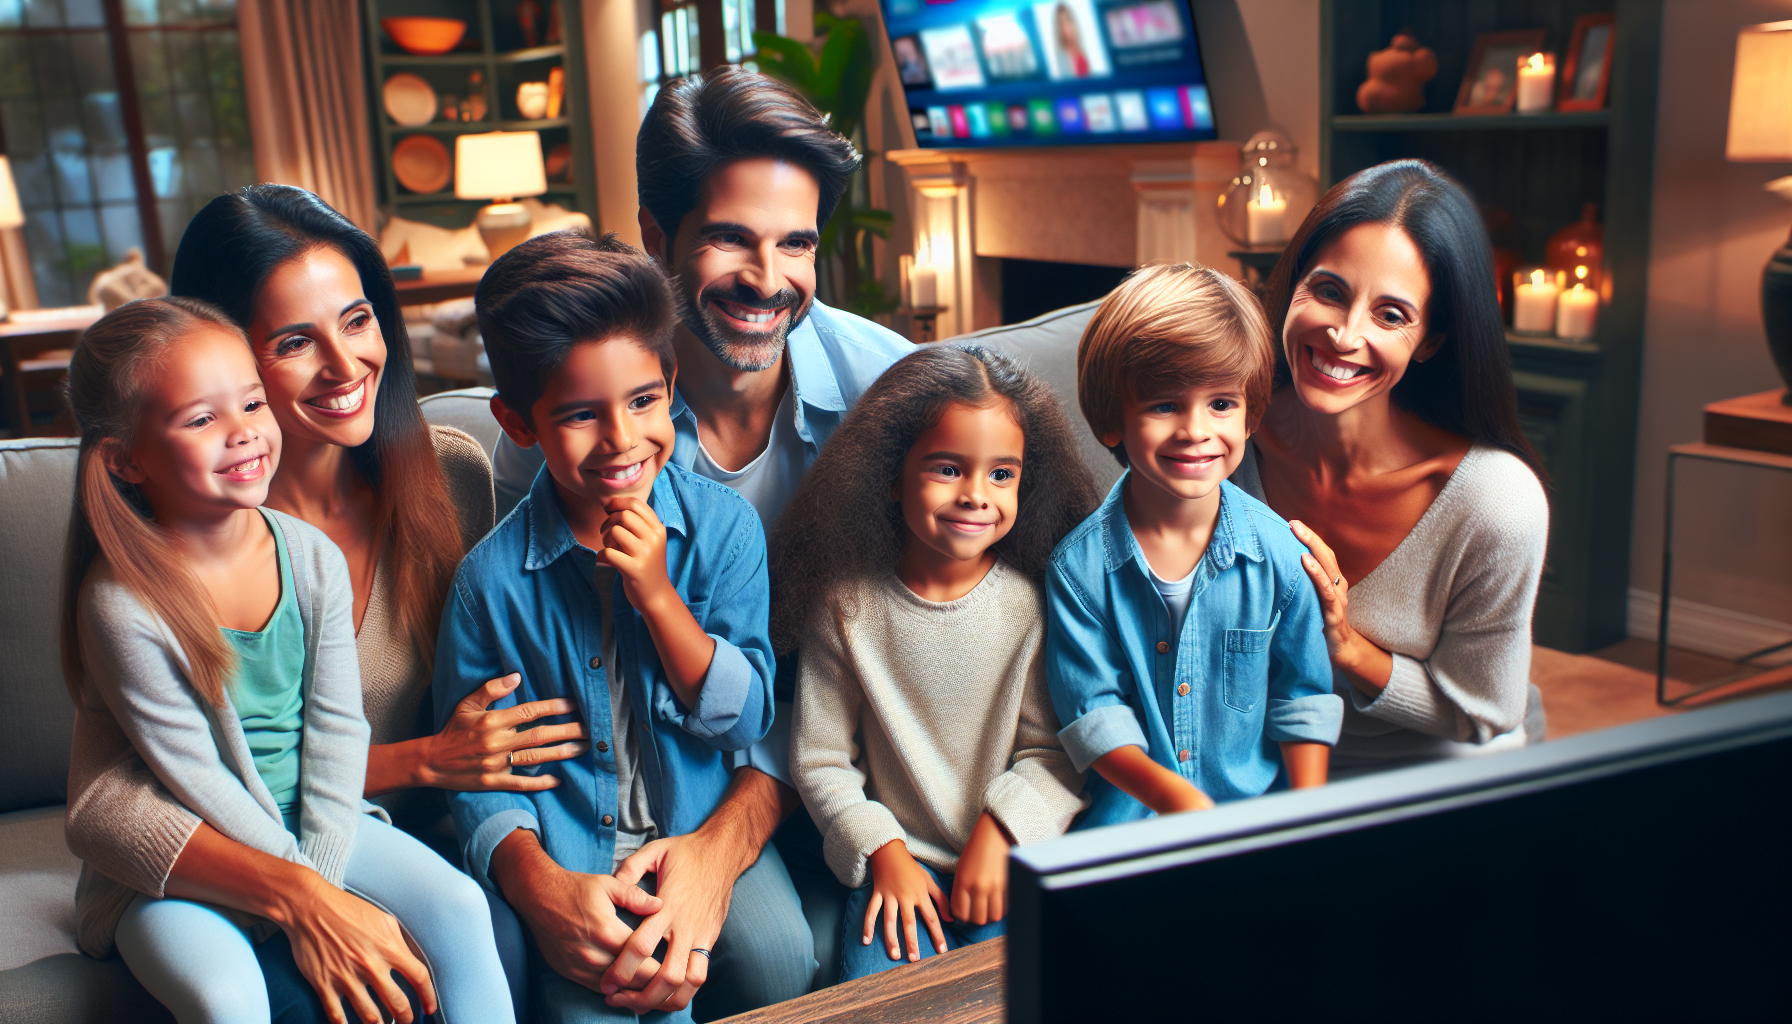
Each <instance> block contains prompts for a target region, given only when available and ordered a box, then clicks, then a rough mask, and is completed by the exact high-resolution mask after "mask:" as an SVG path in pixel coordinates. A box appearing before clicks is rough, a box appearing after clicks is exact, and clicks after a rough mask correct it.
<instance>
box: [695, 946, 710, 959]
mask: <svg viewBox="0 0 1792 1024" xmlns="http://www.w3.org/2000/svg"><path fill="white" fill-rule="evenodd" d="M691 952H693V953H702V954H703V959H705V960H709V959H712V957H710V955H709V950H707V949H704V948H703V947H701V946H692V947H691Z"/></svg>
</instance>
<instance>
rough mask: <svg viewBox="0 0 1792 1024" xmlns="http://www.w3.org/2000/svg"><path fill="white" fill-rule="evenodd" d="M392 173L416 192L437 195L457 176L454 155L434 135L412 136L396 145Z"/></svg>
mask: <svg viewBox="0 0 1792 1024" xmlns="http://www.w3.org/2000/svg"><path fill="white" fill-rule="evenodd" d="M392 176H393V177H394V178H397V179H398V183H399V184H400V185H403V186H404V187H405V188H408V189H410V190H411V191H412V192H416V193H419V194H421V195H433V194H434V193H437V192H440V191H442V190H443V189H445V188H447V187H448V182H449V180H450V179H452V178H453V177H454V158H453V157H452V156H449V155H448V147H447V146H444V145H442V140H441V139H438V138H436V137H435V136H434V135H412V136H410V137H409V138H406V139H405V140H404V141H402V142H400V143H399V144H398V145H396V146H393V147H392Z"/></svg>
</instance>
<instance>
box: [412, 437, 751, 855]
mask: <svg viewBox="0 0 1792 1024" xmlns="http://www.w3.org/2000/svg"><path fill="white" fill-rule="evenodd" d="M648 504H649V506H651V507H652V508H653V511H654V514H655V515H657V516H659V518H660V522H662V523H664V524H665V527H666V574H667V576H668V577H669V578H670V579H671V581H672V585H673V586H674V587H675V588H677V590H678V596H679V597H681V598H683V599H684V603H685V606H686V607H688V608H689V609H690V610H691V615H692V617H693V618H695V619H696V620H697V624H698V625H699V626H701V627H703V630H704V632H706V633H708V634H709V635H710V636H711V637H713V638H714V639H715V641H716V653H715V658H714V660H713V661H711V662H710V666H709V673H708V675H706V676H705V677H704V680H703V689H702V692H701V693H700V694H699V696H698V699H697V706H696V707H695V708H686V707H685V706H684V705H683V704H682V703H680V702H679V700H678V698H677V697H675V696H674V695H673V693H672V687H671V684H670V683H668V682H667V680H666V672H665V669H664V668H663V667H662V665H661V664H660V657H659V651H658V650H657V649H656V648H655V647H654V645H653V639H652V637H651V636H650V635H649V634H648V632H647V624H646V622H645V620H643V619H642V618H641V614H640V613H639V612H637V611H635V610H634V608H633V606H631V605H630V604H629V603H628V598H627V597H625V596H624V595H623V590H622V578H621V577H620V576H617V577H616V581H615V592H614V595H613V596H614V601H613V602H612V607H614V608H615V609H616V612H617V614H616V651H617V657H618V658H619V659H620V660H621V661H622V662H623V664H624V665H626V666H627V670H626V673H625V675H626V682H627V685H628V687H629V699H630V700H631V701H632V702H633V703H634V707H635V708H636V712H635V725H636V727H637V728H638V729H640V730H641V766H640V770H641V773H642V775H643V776H644V777H645V779H646V782H647V799H648V804H649V806H650V807H651V809H652V812H653V820H654V821H655V823H657V824H658V826H659V829H660V833H661V834H662V835H681V834H683V833H686V832H691V831H694V830H695V829H696V828H697V826H699V825H701V824H702V823H703V820H704V819H705V818H707V817H708V816H709V813H710V811H712V810H714V809H715V806H716V804H717V803H718V802H720V800H721V798H722V793H723V791H724V790H725V789H727V787H728V778H729V771H730V758H729V754H728V753H727V752H730V751H737V750H742V749H744V748H746V747H747V746H749V745H751V744H753V743H755V742H757V741H758V740H759V739H760V737H762V736H764V735H765V731H766V729H767V728H768V727H769V726H770V725H771V722H772V688H771V679H772V649H771V648H772V645H771V636H770V628H771V627H770V622H771V619H770V616H771V590H770V585H769V582H768V577H767V575H766V555H765V531H764V530H763V528H762V527H761V526H760V525H759V515H758V513H756V512H754V511H753V506H751V505H749V504H747V501H746V499H745V498H742V497H741V496H740V495H739V494H737V493H735V492H734V490H733V489H731V488H728V487H724V486H722V485H721V484H718V483H715V482H714V481H711V480H705V479H703V478H702V477H700V476H697V475H696V474H694V473H691V472H688V471H686V470H683V469H680V468H678V467H677V466H676V465H673V464H670V463H668V464H667V465H666V467H665V468H664V469H663V470H661V471H660V475H659V478H658V479H656V480H654V482H653V491H652V493H651V495H649V500H648ZM596 571H597V556H596V554H595V553H594V552H592V550H591V549H590V548H587V547H585V546H584V545H583V544H580V543H579V541H578V538H576V537H574V536H573V532H572V528H571V527H570V526H568V525H567V522H566V517H565V514H564V512H563V511H562V509H561V505H560V496H559V494H558V492H557V491H556V490H555V488H554V480H553V477H552V476H550V475H549V474H548V471H547V469H546V468H545V467H544V468H543V469H542V470H541V471H540V472H539V473H537V474H536V477H535V483H534V485H533V486H532V487H530V489H529V494H528V497H526V498H524V499H523V501H522V502H521V503H520V504H518V505H517V507H516V508H515V509H514V510H513V511H512V512H511V513H510V515H508V516H506V517H505V519H504V521H503V522H501V523H499V524H498V526H497V527H496V528H495V529H493V530H492V532H491V533H489V534H487V535H486V538H485V539H484V540H483V541H481V542H480V543H479V545H478V546H477V547H475V548H474V549H473V550H472V551H471V552H470V553H469V554H468V555H467V557H466V560H465V561H463V562H461V565H460V569H459V571H458V572H457V573H455V577H454V587H453V589H452V590H451V591H450V593H449V595H448V602H447V607H446V608H445V609H444V610H443V612H442V631H441V634H440V636H439V637H438V639H437V643H436V667H435V684H434V694H435V712H436V715H435V721H436V728H437V729H438V730H439V729H441V728H442V726H443V725H444V724H446V723H447V720H448V718H449V716H450V715H451V714H452V713H453V711H454V707H455V705H456V704H458V703H459V702H460V701H461V699H462V698H464V697H466V695H467V694H469V693H471V692H473V690H475V689H477V688H478V687H479V686H481V685H483V684H484V683H485V681H486V680H488V679H495V678H497V677H499V676H502V675H505V674H507V673H510V672H520V673H522V676H523V681H522V684H521V685H520V686H518V687H517V688H516V690H514V691H513V692H512V693H511V694H510V695H508V696H506V697H505V698H504V699H503V700H500V701H498V702H497V703H496V704H494V705H493V707H494V708H501V707H510V706H513V705H515V704H516V703H517V702H519V701H532V700H546V699H548V698H552V697H569V698H571V699H572V701H573V703H574V704H576V705H577V706H578V711H577V712H576V717H577V719H578V720H579V721H581V722H583V723H584V725H585V728H586V730H587V732H588V733H589V734H590V736H591V738H592V740H593V745H592V747H591V749H590V750H588V751H587V752H586V753H585V754H583V755H581V756H579V757H576V758H573V759H571V760H568V761H550V762H548V763H547V764H545V765H541V766H538V767H534V768H527V769H524V768H519V769H516V770H517V771H519V772H529V773H532V774H541V773H548V774H552V775H557V776H559V777H560V785H558V786H557V787H555V788H553V789H548V790H542V791H540V792H536V793H450V794H449V795H448V803H449V807H450V809H451V810H452V811H453V813H454V824H455V828H456V830H457V831H458V832H459V834H460V838H461V842H462V843H463V845H464V850H465V852H466V857H467V867H468V869H469V870H470V871H471V872H472V874H473V877H475V878H477V879H479V880H480V881H481V882H482V883H484V884H486V885H490V884H491V882H490V879H489V878H488V877H487V875H486V869H487V868H488V866H489V865H490V862H491V856H492V850H493V849H495V848H496V847H497V845H498V843H499V842H500V841H501V840H503V839H504V838H505V837H506V836H508V835H509V834H510V833H511V832H512V831H513V830H515V829H519V828H528V829H534V830H536V831H537V832H538V833H539V834H540V836H541V842H542V846H543V847H544V848H545V849H546V850H547V852H548V855H549V856H551V857H553V858H554V860H555V861H556V862H557V863H559V865H560V866H561V867H563V868H566V869H568V870H571V871H584V872H590V873H593V874H609V873H610V870H611V868H612V858H613V856H614V850H615V842H616V826H615V822H616V821H617V819H618V814H619V813H620V812H619V810H618V808H619V803H618V801H619V799H620V798H619V796H618V794H617V791H616V753H615V750H614V749H605V750H603V751H602V752H599V750H598V748H597V745H596V743H595V741H597V740H600V739H607V738H608V737H610V736H612V735H614V733H613V730H612V728H611V720H610V696H609V693H610V691H609V680H608V677H607V676H606V675H605V673H607V672H609V671H611V670H612V669H613V668H614V667H615V666H610V665H605V664H603V659H602V653H603V623H602V622H601V621H599V618H600V616H599V608H600V607H601V606H600V604H599V602H598V597H597V591H596V585H595V582H594V581H595V573H596ZM567 720H569V719H568V718H566V717H558V718H551V719H543V720H542V721H543V722H562V721H567ZM607 746H608V744H606V747H607ZM606 815H608V816H609V821H610V824H605V823H604V818H605V816H606Z"/></svg>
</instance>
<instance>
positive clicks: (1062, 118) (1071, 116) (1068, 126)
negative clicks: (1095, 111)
mask: <svg viewBox="0 0 1792 1024" xmlns="http://www.w3.org/2000/svg"><path fill="white" fill-rule="evenodd" d="M1053 113H1055V114H1057V115H1058V130H1059V131H1062V132H1063V133H1064V134H1066V135H1080V134H1082V133H1083V132H1086V131H1088V130H1089V125H1088V122H1087V121H1086V120H1085V119H1084V118H1083V105H1082V104H1081V103H1080V102H1078V100H1077V97H1075V96H1064V97H1061V98H1059V100H1058V102H1057V105H1056V107H1055V108H1054V110H1053Z"/></svg>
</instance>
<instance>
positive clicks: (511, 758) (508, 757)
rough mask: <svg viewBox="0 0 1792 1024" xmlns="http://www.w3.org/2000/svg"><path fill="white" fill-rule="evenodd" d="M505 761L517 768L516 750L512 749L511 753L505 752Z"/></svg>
mask: <svg viewBox="0 0 1792 1024" xmlns="http://www.w3.org/2000/svg"><path fill="white" fill-rule="evenodd" d="M504 763H505V764H507V765H509V766H510V767H512V768H515V767H516V751H514V750H512V751H511V752H510V753H508V754H505V755H504Z"/></svg>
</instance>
